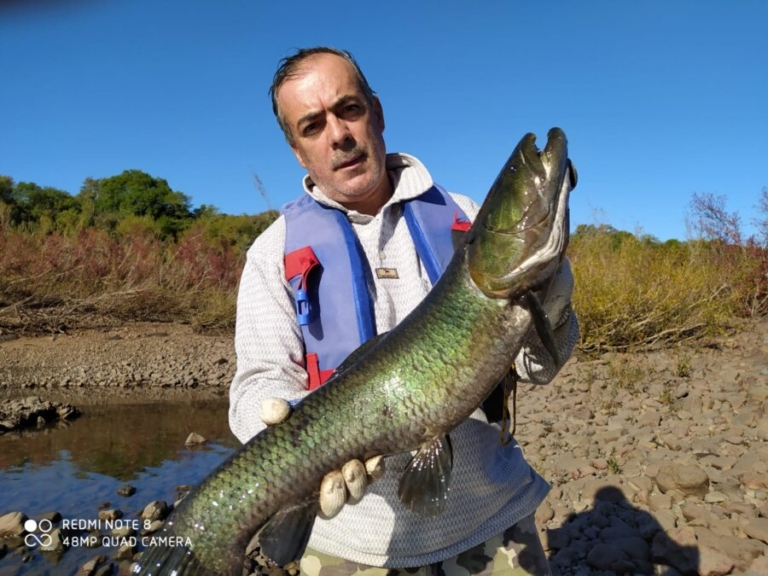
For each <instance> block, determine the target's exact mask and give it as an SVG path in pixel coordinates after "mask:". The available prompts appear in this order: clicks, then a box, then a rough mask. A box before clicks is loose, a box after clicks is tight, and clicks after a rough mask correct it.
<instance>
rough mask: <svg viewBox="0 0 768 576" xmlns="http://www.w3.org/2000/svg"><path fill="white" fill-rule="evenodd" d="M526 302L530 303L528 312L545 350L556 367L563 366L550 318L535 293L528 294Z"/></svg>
mask: <svg viewBox="0 0 768 576" xmlns="http://www.w3.org/2000/svg"><path fill="white" fill-rule="evenodd" d="M526 300H527V302H528V310H529V311H530V313H531V318H532V319H533V325H534V327H535V328H536V334H538V335H539V340H541V343H542V344H543V345H544V348H545V349H546V351H547V352H548V353H549V355H550V356H551V357H552V360H553V361H554V362H555V366H561V365H562V362H561V361H560V360H561V359H560V353H559V352H558V351H557V344H555V332H554V330H552V322H550V320H549V316H548V315H547V313H546V311H545V310H544V307H543V306H542V305H541V302H539V299H538V297H537V296H536V295H535V294H534V293H533V292H529V293H528V294H527V297H526Z"/></svg>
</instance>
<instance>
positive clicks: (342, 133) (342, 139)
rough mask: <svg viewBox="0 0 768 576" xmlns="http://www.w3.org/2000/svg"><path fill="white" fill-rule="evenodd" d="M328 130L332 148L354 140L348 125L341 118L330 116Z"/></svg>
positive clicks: (343, 145)
mask: <svg viewBox="0 0 768 576" xmlns="http://www.w3.org/2000/svg"><path fill="white" fill-rule="evenodd" d="M328 131H329V135H330V138H331V145H332V146H333V147H334V148H343V147H345V146H347V145H349V143H350V142H354V138H353V136H352V132H351V131H350V130H349V125H348V124H347V123H346V122H345V121H344V120H342V119H341V118H336V117H335V116H334V117H331V119H330V120H329V121H328Z"/></svg>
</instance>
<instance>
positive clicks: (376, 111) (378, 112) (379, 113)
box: [373, 96, 384, 132]
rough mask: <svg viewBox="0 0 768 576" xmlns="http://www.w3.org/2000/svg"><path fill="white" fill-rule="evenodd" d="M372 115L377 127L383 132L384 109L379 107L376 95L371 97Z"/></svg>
mask: <svg viewBox="0 0 768 576" xmlns="http://www.w3.org/2000/svg"><path fill="white" fill-rule="evenodd" d="M373 115H374V116H375V117H376V120H377V121H378V122H379V127H380V129H381V131H382V132H384V109H383V108H382V107H381V101H380V100H379V97H378V96H374V97H373Z"/></svg>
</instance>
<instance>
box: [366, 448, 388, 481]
mask: <svg viewBox="0 0 768 576" xmlns="http://www.w3.org/2000/svg"><path fill="white" fill-rule="evenodd" d="M365 471H366V472H367V473H368V484H372V483H373V482H375V481H376V480H378V479H379V478H381V477H382V476H383V475H384V456H381V455H380V456H374V457H373V458H368V460H366V461H365Z"/></svg>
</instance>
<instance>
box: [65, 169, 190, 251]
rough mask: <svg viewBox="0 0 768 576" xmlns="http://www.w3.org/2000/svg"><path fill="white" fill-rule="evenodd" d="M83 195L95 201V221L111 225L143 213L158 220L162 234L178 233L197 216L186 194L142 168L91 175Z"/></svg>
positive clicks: (82, 189) (174, 235)
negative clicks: (99, 176) (115, 173)
mask: <svg viewBox="0 0 768 576" xmlns="http://www.w3.org/2000/svg"><path fill="white" fill-rule="evenodd" d="M80 196H81V197H82V200H84V201H91V202H93V214H94V221H95V222H96V223H101V224H102V225H105V224H106V227H108V228H111V229H114V228H115V227H116V225H117V223H118V222H119V221H120V219H121V218H124V217H127V216H140V217H148V218H151V219H152V220H154V221H156V222H157V224H158V229H159V230H160V231H161V235H163V236H165V237H168V236H172V237H176V236H178V234H179V232H181V231H182V230H184V229H185V228H186V227H187V226H188V225H189V223H190V222H191V219H192V217H193V215H192V212H191V210H190V199H189V197H188V196H187V195H186V194H183V193H181V192H175V191H174V190H172V189H171V187H170V186H169V185H168V182H167V181H165V180H163V179H162V178H154V177H153V176H150V175H149V174H147V173H146V172H142V171H141V170H125V171H124V172H123V173H122V174H119V175H118V176H111V177H109V178H102V179H101V180H95V181H94V180H92V179H87V180H86V181H85V183H84V184H83V187H82V188H81V190H80Z"/></svg>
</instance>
